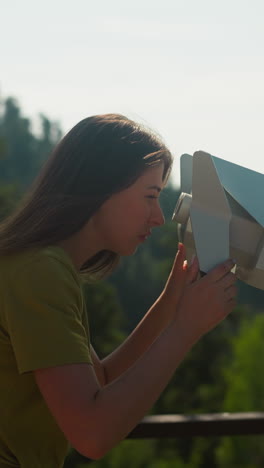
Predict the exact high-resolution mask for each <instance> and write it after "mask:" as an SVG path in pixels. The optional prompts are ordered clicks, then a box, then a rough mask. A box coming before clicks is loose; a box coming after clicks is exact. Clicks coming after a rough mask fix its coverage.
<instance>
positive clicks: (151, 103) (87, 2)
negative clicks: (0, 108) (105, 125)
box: [0, 0, 264, 185]
mask: <svg viewBox="0 0 264 468" xmlns="http://www.w3.org/2000/svg"><path fill="white" fill-rule="evenodd" d="M0 12H1V13H0V96H1V97H2V98H6V97H8V96H13V97H15V98H17V100H18V103H19V105H20V107H21V109H22V113H23V115H25V116H27V117H29V118H31V119H32V120H33V121H34V122H36V121H37V116H38V114H39V113H44V114H45V115H46V116H47V117H48V118H49V119H51V120H53V121H59V122H60V124H61V128H62V130H63V133H66V132H67V131H68V130H70V128H71V127H72V126H73V125H75V124H76V123H77V122H78V121H79V120H81V119H83V118H84V117H87V116H89V115H94V114H99V113H108V112H118V113H122V114H124V115H126V116H128V117H130V118H132V119H134V120H137V121H139V122H141V123H144V124H145V125H147V126H148V127H150V128H152V129H153V130H154V131H156V132H158V133H159V134H160V135H161V136H162V138H163V139H164V140H165V143H166V144H167V145H168V147H169V149H170V150H171V151H172V153H173V155H174V157H175V162H174V168H173V173H172V179H173V181H174V183H175V184H176V185H178V184H179V181H180V177H179V166H180V156H181V154H183V153H189V154H193V153H194V152H195V151H196V150H204V151H207V152H209V153H211V154H213V155H214V156H217V157H220V158H222V159H225V160H227V161H230V162H233V163H235V164H239V165H241V166H245V167H247V168H249V169H253V170H255V171H258V172H261V173H264V131H263V129H264V27H263V20H264V2H263V0H162V1H161V0H159V1H158V0H133V2H132V1H126V0H97V1H91V0H74V1H70V0H45V2H38V1H36V0H23V1H21V0H0Z"/></svg>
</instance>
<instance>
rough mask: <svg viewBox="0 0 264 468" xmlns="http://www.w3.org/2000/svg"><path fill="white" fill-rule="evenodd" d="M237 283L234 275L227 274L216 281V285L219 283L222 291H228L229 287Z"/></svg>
mask: <svg viewBox="0 0 264 468" xmlns="http://www.w3.org/2000/svg"><path fill="white" fill-rule="evenodd" d="M236 281H237V277H236V275H234V273H227V274H226V275H225V276H223V278H221V279H220V280H218V281H217V282H216V283H219V284H220V285H221V287H223V288H224V289H228V288H229V287H230V286H232V285H233V284H235V282H236Z"/></svg>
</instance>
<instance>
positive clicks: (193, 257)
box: [191, 254, 196, 266]
mask: <svg viewBox="0 0 264 468" xmlns="http://www.w3.org/2000/svg"><path fill="white" fill-rule="evenodd" d="M195 259H196V255H195V254H193V256H192V259H191V266H192V265H193V264H194V261H195Z"/></svg>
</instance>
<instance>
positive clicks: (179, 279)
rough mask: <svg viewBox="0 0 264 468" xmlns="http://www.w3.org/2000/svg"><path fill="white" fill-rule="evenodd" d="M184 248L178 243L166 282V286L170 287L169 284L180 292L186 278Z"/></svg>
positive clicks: (186, 268)
mask: <svg viewBox="0 0 264 468" xmlns="http://www.w3.org/2000/svg"><path fill="white" fill-rule="evenodd" d="M185 259H186V250H185V247H184V245H183V244H182V243H179V249H178V252H177V254H176V257H175V260H174V262H173V266H172V269H171V272H170V275H169V278H168V281H167V284H166V287H167V288H168V287H170V285H171V286H172V287H173V289H175V287H177V290H178V291H179V294H180V293H181V290H182V288H183V287H184V286H185V283H186V278H187V271H188V267H187V263H186V260H185Z"/></svg>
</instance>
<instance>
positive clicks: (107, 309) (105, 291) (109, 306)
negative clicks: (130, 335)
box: [83, 283, 125, 357]
mask: <svg viewBox="0 0 264 468" xmlns="http://www.w3.org/2000/svg"><path fill="white" fill-rule="evenodd" d="M83 289H84V296H85V302H86V308H87V313H88V318H89V326H90V332H91V341H92V344H93V346H94V348H95V350H96V351H97V352H98V354H99V355H100V357H104V356H106V355H107V354H109V353H110V352H112V351H113V350H114V349H115V348H116V347H117V346H118V345H119V344H120V343H121V342H122V341H123V340H124V338H125V334H124V332H123V328H124V314H123V313H122V308H121V305H120V302H119V300H118V296H117V293H116V290H115V288H114V287H113V286H112V285H110V284H107V283H95V284H85V285H84V287H83Z"/></svg>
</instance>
